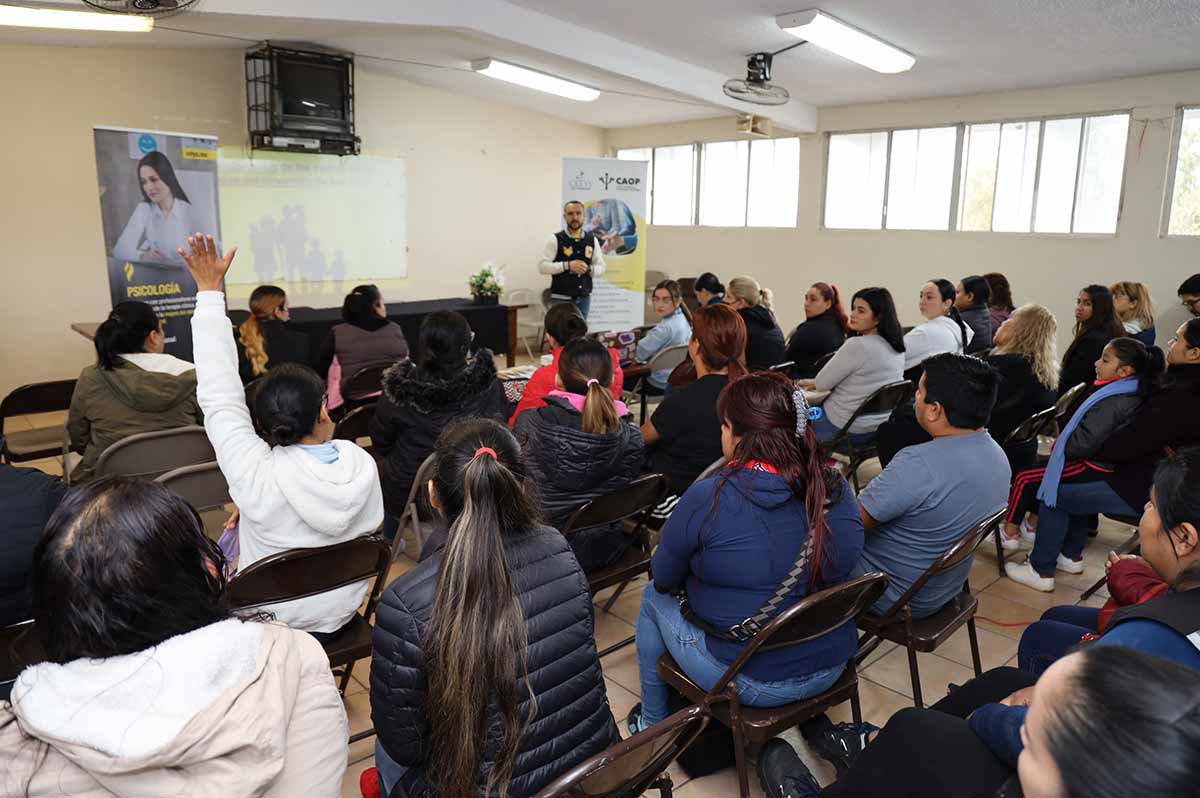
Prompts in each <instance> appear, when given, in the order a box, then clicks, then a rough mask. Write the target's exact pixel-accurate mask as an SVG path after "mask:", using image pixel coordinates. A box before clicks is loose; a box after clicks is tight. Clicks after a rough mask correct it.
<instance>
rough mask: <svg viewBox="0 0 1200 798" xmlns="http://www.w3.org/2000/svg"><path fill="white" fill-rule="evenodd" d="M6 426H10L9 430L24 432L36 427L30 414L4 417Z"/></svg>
mask: <svg viewBox="0 0 1200 798" xmlns="http://www.w3.org/2000/svg"><path fill="white" fill-rule="evenodd" d="M4 426H5V427H7V428H8V431H9V432H24V431H25V430H31V429H33V427H34V425H33V422H31V421H30V420H29V416H9V417H8V418H6V419H4Z"/></svg>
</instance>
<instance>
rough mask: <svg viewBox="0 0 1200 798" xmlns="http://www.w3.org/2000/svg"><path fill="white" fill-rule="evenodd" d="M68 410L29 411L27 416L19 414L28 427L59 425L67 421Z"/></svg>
mask: <svg viewBox="0 0 1200 798" xmlns="http://www.w3.org/2000/svg"><path fill="white" fill-rule="evenodd" d="M68 412H69V411H66V410H55V411H54V412H52V413H31V414H30V415H27V416H21V418H23V419H24V420H25V423H26V424H28V425H29V428H30V429H36V428H38V427H61V426H64V425H65V424H66V423H67V415H68Z"/></svg>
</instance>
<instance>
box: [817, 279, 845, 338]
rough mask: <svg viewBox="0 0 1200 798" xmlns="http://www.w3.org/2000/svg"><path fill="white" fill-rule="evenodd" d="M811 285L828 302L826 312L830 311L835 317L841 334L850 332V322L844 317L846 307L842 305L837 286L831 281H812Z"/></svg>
mask: <svg viewBox="0 0 1200 798" xmlns="http://www.w3.org/2000/svg"><path fill="white" fill-rule="evenodd" d="M812 287H813V288H815V289H817V293H819V294H820V295H821V296H822V297H824V298H825V301H826V302H829V303H830V305H829V310H827V311H825V312H826V313H832V314H833V315H834V318H836V319H837V322H838V326H839V327H841V328H842V334H843V335H844V334H846V333H848V332H850V322H849V320H848V319H847V318H846V309H845V308H844V307H842V295H841V293H840V292H839V291H838V287H837V286H836V285H834V284H832V283H813V284H812Z"/></svg>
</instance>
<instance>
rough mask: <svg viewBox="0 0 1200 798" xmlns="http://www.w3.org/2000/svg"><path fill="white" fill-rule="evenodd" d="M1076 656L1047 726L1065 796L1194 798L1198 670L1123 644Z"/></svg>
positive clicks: (1199, 721) (1199, 730) (1199, 736)
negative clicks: (1073, 665) (1132, 795)
mask: <svg viewBox="0 0 1200 798" xmlns="http://www.w3.org/2000/svg"><path fill="white" fill-rule="evenodd" d="M1075 656H1077V657H1079V662H1078V664H1077V665H1076V667H1075V668H1074V669H1073V670H1072V671H1069V672H1068V673H1067V674H1066V675H1065V676H1064V679H1065V682H1064V685H1063V690H1062V697H1061V699H1058V700H1055V703H1054V707H1053V711H1052V712H1051V713H1050V714H1049V715H1048V717H1047V723H1046V727H1045V728H1046V747H1047V750H1048V752H1049V754H1050V758H1051V759H1052V760H1054V764H1055V765H1056V766H1057V768H1058V772H1059V773H1060V774H1061V778H1062V786H1063V795H1064V796H1065V798H1125V796H1128V795H1131V794H1138V795H1153V796H1155V798H1192V796H1195V795H1196V784H1197V765H1196V763H1197V761H1200V682H1197V680H1196V672H1195V671H1194V670H1192V669H1190V668H1187V667H1185V666H1183V665H1179V664H1177V663H1175V662H1173V661H1170V660H1165V659H1160V658H1158V657H1154V656H1151V655H1149V654H1145V653H1143V652H1141V651H1138V650H1136V649H1132V648H1123V647H1120V646H1089V647H1087V648H1085V649H1083V650H1082V651H1080V652H1079V653H1078V654H1076V655H1075ZM1131 785H1137V786H1136V788H1133V789H1132V791H1131Z"/></svg>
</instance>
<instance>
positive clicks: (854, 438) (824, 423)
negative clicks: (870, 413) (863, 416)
mask: <svg viewBox="0 0 1200 798" xmlns="http://www.w3.org/2000/svg"><path fill="white" fill-rule="evenodd" d="M811 423H812V428H813V432H815V433H816V434H817V440H818V441H820V442H821V443H829V442H830V441H831V440H833V439H834V438H836V437H837V436H838V435H839V434H840V433H841V431H842V428H841V427H839V426H838V425H836V424H834V423H833V422H832V421H830V420H829V416H824V415H823V416H821V417H820V418H818V419H817V420H816V421H813V422H811ZM850 441H851V442H852V443H853V444H854V445H855V446H869V445H871V444H873V443H874V442H875V433H874V432H851V433H850Z"/></svg>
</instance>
